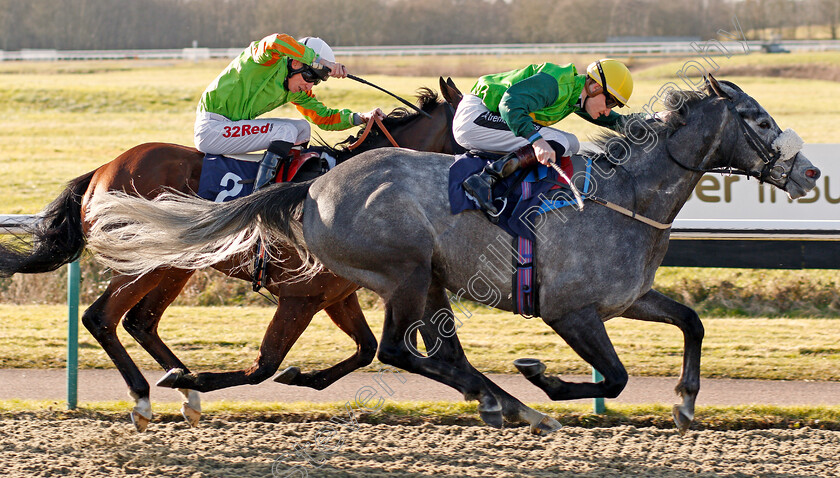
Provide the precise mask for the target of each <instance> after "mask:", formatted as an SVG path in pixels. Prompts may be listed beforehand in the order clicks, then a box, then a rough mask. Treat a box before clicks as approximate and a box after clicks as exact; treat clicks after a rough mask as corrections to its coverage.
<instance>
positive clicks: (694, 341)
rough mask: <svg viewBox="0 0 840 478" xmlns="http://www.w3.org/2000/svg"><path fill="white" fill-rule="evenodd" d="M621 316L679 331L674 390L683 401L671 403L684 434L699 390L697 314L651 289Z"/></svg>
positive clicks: (700, 331) (700, 327)
mask: <svg viewBox="0 0 840 478" xmlns="http://www.w3.org/2000/svg"><path fill="white" fill-rule="evenodd" d="M621 316H622V317H626V318H628V319H637V320H645V321H648V322H661V323H664V324H673V325H676V326H677V327H679V328H680V330H682V333H683V337H684V340H685V351H684V352H683V365H682V372H681V373H680V381H679V383H678V384H677V388H676V391H677V394H679V395H680V397H682V400H683V402H682V404H680V405H674V421H675V422H676V424H677V428H678V429H679V430H680V433H685V432H686V430H688V427H689V425H691V421H692V420H693V419H694V403H695V401H696V400H697V393H698V392H699V391H700V352H701V347H702V344H703V335H704V330H703V323H702V322H701V321H700V317H699V316H698V315H697V313H696V312H694V310H692V309H691V308H690V307H687V306H685V305H683V304H680V303H679V302H677V301H675V300H672V299H669V298H668V297H666V296H664V295H663V294H662V293H660V292H657V291H655V290H653V289H651V290H650V291H648V292H647V293H646V294H645V295H643V296H642V297H640V298H639V299H638V300H636V302H634V303H633V305H631V306H630V308H629V309H627V310H626V311H624V313H622V314H621Z"/></svg>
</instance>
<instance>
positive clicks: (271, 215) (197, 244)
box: [88, 181, 320, 277]
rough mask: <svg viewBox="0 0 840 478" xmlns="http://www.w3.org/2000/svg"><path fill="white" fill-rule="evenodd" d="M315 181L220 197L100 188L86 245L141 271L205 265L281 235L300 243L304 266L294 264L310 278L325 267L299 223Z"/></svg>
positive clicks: (123, 268)
mask: <svg viewBox="0 0 840 478" xmlns="http://www.w3.org/2000/svg"><path fill="white" fill-rule="evenodd" d="M311 185H312V181H307V182H302V183H284V184H279V185H275V186H271V187H268V188H265V189H263V190H260V191H257V192H256V193H254V194H251V195H250V196H246V197H244V198H240V199H236V200H233V201H230V202H227V203H222V204H219V203H213V202H209V201H207V200H204V199H201V198H198V197H196V196H190V195H186V194H183V193H179V192H166V193H163V194H161V195H160V196H158V197H156V198H154V199H152V200H148V199H143V198H139V197H136V196H130V195H128V194H125V193H122V192H109V193H107V194H104V195H98V197H97V198H95V200H94V201H93V202H92V204H91V206H90V214H89V217H90V218H92V219H93V226H92V227H91V229H90V231H89V232H88V247H89V248H90V249H92V250H93V251H95V252H97V253H98V257H97V259H98V260H99V261H100V262H102V263H103V264H104V265H106V266H107V267H110V268H112V269H114V270H115V271H117V272H119V273H122V274H127V275H141V274H145V273H147V272H150V271H152V270H154V269H157V268H160V267H176V268H179V269H201V268H204V267H209V266H211V265H213V264H216V263H219V262H222V261H225V260H228V259H230V258H231V257H233V256H235V255H237V254H242V253H249V252H252V251H253V250H254V248H255V246H256V244H257V241H259V240H261V241H263V243H264V244H276V243H277V242H278V241H279V242H281V243H284V244H287V245H290V246H293V247H294V248H295V249H297V251H298V253H299V254H300V256H301V259H303V266H301V267H300V268H296V269H295V270H297V271H298V275H299V276H301V277H309V276H311V275H312V274H314V273H317V272H318V270H320V265H319V264H318V263H317V261H315V260H314V259H313V258H312V257H311V256H310V255H309V253H308V251H307V249H306V245H305V244H304V241H303V234H302V231H301V224H300V218H301V216H302V213H303V202H304V201H305V200H306V197H307V194H308V192H309V188H310V186H311ZM268 249H269V251H270V252H269V254H271V251H272V248H268ZM249 256H250V255H246V256H245V258H244V259H243V260H244V262H243V263H242V264H241V265H242V266H245V265H246V263H247V261H248V257H249ZM273 258H274V259H275V260H276V261H278V262H280V263H282V261H283V260H284V258H283V257H273Z"/></svg>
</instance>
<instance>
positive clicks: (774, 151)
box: [665, 100, 802, 188]
mask: <svg viewBox="0 0 840 478" xmlns="http://www.w3.org/2000/svg"><path fill="white" fill-rule="evenodd" d="M737 106H738V105H737V103H735V102H733V101H731V100H726V107H727V108H728V109H729V111H730V113H732V116H733V117H734V118H735V119H736V121H737V122H738V125H739V126H740V128H741V132H742V133H743V135H744V139H745V140H746V141H747V144H748V145H750V148H752V150H753V151H755V153H756V154H758V155H759V156H760V157H761V159H762V161H763V162H764V167H763V168H761V171H756V170H749V169H742V168H734V167H732V161H733V159H734V156H735V151H734V149H733V150H730V152H729V160H728V161H727V162H728V165H727V166H725V167H719V168H695V167H693V166H689V165H687V164H684V163H682V162H681V161H680V160H678V159H677V158H676V157H674V155H673V154H671V151H670V149H669V148H668V141H667V140H666V141H665V151H666V152H667V153H668V157H669V158H671V160H672V161H673V162H675V163H677V164H678V165H680V166H681V167H682V168H684V169H687V170H689V171H695V172H698V173H724V174H740V175H743V176H747V177H753V178H756V179H758V181H759V182H761V183H763V182H765V181H767V180H768V179H772V180H775V181H781V180H782V179H785V182H784V183H783V184H782V188H784V187H785V186H786V185H787V180H788V172H789V171H790V170H792V169H793V165H794V163H796V155H797V154H798V152H799V148H801V141H802V140H801V139H800V138H799V136H798V135H797V134H796V133H795V132H794V131H793V130H790V129H789V130H786V131H784V132H782V133H780V134H779V135H778V136H776V138H775V139H774V140H773V143H772V144H769V145H768V144H767V142H766V141H764V140H763V139H762V138H761V136H759V134H758V133H756V131H755V130H754V129H753V128H752V127H751V126H750V125H748V124H747V121H746V120H745V119H744V117H743V115H742V114H741V113H739V112H738V110H737V108H736V107H737ZM794 138H795V140H798V141H799V142H800V145H799V148H797V149H796V151H795V152H793V153H792V156H793V158H794V159H793V161H791V164H790V169H789V170H788V172H786V171H785V169H784V167H782V166H776V163H777V162H778V161H779V159H782V148H781V143H782V141H780V140H789V141H790V140H794ZM669 139H670V135H669ZM788 157H790V156H787V157H785V158H784V159H787V158H788Z"/></svg>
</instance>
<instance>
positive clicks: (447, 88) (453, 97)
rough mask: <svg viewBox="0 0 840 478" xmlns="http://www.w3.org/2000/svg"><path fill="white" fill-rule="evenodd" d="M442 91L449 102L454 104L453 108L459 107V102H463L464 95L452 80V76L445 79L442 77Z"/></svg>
mask: <svg viewBox="0 0 840 478" xmlns="http://www.w3.org/2000/svg"><path fill="white" fill-rule="evenodd" d="M440 92H441V93H442V94H443V98H444V99H445V100H446V102H447V103H449V104H450V105H452V107H453V108H458V103H460V102H461V97H462V95H461V92H460V91H458V88H456V87H455V84H454V83H453V82H452V78H448V79H447V80H445V81H444V79H443V77H442V76H441V77H440Z"/></svg>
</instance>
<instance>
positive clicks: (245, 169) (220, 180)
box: [198, 147, 335, 202]
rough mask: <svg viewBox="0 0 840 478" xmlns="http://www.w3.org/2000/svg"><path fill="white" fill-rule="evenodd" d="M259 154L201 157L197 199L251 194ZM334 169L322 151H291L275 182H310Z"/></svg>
mask: <svg viewBox="0 0 840 478" xmlns="http://www.w3.org/2000/svg"><path fill="white" fill-rule="evenodd" d="M262 156H263V155H262V154H230V155H216V154H205V155H204V162H203V164H202V168H201V179H200V180H199V183H198V196H199V197H202V198H204V199H207V200H209V201H214V202H227V201H230V200H232V199H236V198H239V197H242V196H247V195H248V194H251V193H252V192H253V190H254V178H256V176H257V169H258V168H259V162H260V159H262ZM334 166H335V158H333V157H332V156H330V155H329V153H327V152H326V150H325V149H324V148H321V147H310V148H306V149H299V148H292V151H291V153H290V156H289V158H287V159H286V160H285V161H283V162H281V163H280V165H279V167H278V168H277V176H276V179H275V182H278V183H281V182H302V181H308V180H310V179H314V178H316V177H318V176H320V175H322V174H324V173H325V172H327V171H329V169H330V168H332V167H334Z"/></svg>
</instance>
